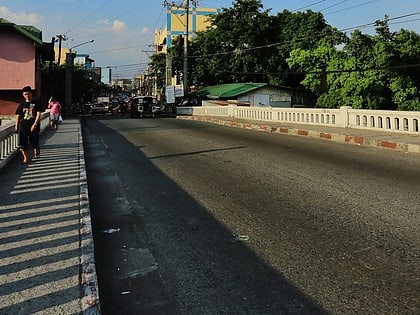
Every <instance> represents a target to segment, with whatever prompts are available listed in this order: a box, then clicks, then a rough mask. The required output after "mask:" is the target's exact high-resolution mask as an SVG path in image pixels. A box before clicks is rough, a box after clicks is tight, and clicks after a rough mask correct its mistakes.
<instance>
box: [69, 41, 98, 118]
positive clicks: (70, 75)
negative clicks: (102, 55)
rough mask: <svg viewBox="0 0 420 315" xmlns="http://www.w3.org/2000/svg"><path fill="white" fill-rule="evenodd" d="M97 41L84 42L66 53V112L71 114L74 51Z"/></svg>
mask: <svg viewBox="0 0 420 315" xmlns="http://www.w3.org/2000/svg"><path fill="white" fill-rule="evenodd" d="M94 41H95V40H93V39H91V40H88V41H87V42H83V43H81V44H78V45H76V46H73V47H70V48H69V50H70V51H69V52H68V53H66V91H65V96H66V97H65V102H64V105H65V106H64V112H65V113H66V114H67V113H70V111H71V105H72V94H73V61H74V53H72V51H71V50H72V49H73V48H76V47H79V46H82V45H85V44H89V43H93V42H94Z"/></svg>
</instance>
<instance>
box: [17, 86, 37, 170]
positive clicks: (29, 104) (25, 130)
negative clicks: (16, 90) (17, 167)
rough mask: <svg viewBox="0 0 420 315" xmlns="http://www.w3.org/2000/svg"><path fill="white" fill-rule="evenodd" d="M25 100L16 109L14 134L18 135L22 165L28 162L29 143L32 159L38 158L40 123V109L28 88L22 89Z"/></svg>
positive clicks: (30, 89)
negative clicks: (32, 154) (32, 152)
mask: <svg viewBox="0 0 420 315" xmlns="http://www.w3.org/2000/svg"><path fill="white" fill-rule="evenodd" d="M22 94H23V97H24V99H25V101H23V102H22V103H20V104H19V106H18V107H17V108H16V122H15V132H16V133H19V146H20V151H21V152H22V155H23V163H25V164H26V163H28V162H29V156H28V152H27V148H28V145H29V143H31V144H32V148H33V150H34V158H39V157H40V150H39V132H40V121H41V107H40V105H39V103H38V102H37V101H36V100H34V99H33V98H32V97H33V96H32V95H33V91H32V88H31V87H30V86H25V87H24V88H23V89H22Z"/></svg>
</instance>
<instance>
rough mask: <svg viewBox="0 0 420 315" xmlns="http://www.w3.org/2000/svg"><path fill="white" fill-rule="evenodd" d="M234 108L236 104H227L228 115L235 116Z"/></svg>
mask: <svg viewBox="0 0 420 315" xmlns="http://www.w3.org/2000/svg"><path fill="white" fill-rule="evenodd" d="M235 108H236V105H228V116H229V117H232V118H235Z"/></svg>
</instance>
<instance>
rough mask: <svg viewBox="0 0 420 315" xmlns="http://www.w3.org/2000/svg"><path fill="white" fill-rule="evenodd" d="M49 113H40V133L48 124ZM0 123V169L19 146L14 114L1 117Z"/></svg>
mask: <svg viewBox="0 0 420 315" xmlns="http://www.w3.org/2000/svg"><path fill="white" fill-rule="evenodd" d="M49 117H50V113H49V111H48V112H44V113H42V115H41V133H42V132H44V131H45V129H46V128H47V127H48V126H49ZM1 121H2V124H1V125H0V169H2V168H3V167H4V166H5V165H6V164H7V162H8V161H9V160H10V159H12V158H13V156H14V155H15V154H16V153H17V151H18V147H19V137H18V135H17V134H16V133H15V116H13V117H10V119H5V118H3V119H2V120H1Z"/></svg>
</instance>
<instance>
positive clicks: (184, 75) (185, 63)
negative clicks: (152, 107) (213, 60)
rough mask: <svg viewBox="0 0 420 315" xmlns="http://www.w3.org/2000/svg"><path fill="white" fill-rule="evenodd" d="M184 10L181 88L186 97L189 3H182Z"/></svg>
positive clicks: (187, 0) (187, 1) (186, 0)
mask: <svg viewBox="0 0 420 315" xmlns="http://www.w3.org/2000/svg"><path fill="white" fill-rule="evenodd" d="M184 8H185V32H184V73H183V87H184V96H187V95H188V24H189V23H188V20H189V11H190V1H189V0H185V1H184Z"/></svg>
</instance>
